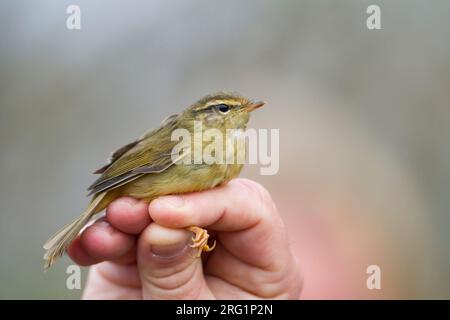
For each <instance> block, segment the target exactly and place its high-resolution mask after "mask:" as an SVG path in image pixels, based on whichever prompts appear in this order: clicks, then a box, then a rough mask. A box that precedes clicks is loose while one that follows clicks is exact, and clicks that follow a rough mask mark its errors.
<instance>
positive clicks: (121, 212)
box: [106, 197, 150, 234]
mask: <svg viewBox="0 0 450 320" xmlns="http://www.w3.org/2000/svg"><path fill="white" fill-rule="evenodd" d="M106 218H107V219H108V221H109V222H110V223H111V224H112V225H113V226H114V227H115V228H116V229H118V230H120V231H123V232H125V233H130V234H139V233H141V232H142V230H144V228H145V227H146V226H147V225H148V224H149V223H150V216H149V214H148V203H146V202H145V201H142V200H137V199H134V198H131V197H122V198H119V199H116V200H114V201H113V202H111V204H110V205H109V206H108V208H107V209H106Z"/></svg>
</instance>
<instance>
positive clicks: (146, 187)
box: [44, 92, 265, 270]
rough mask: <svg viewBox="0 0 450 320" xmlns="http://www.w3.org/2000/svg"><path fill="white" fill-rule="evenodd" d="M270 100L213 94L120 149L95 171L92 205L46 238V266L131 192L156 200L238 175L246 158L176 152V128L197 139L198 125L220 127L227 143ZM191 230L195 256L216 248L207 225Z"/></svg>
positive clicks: (211, 185)
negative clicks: (204, 158) (210, 158)
mask: <svg viewBox="0 0 450 320" xmlns="http://www.w3.org/2000/svg"><path fill="white" fill-rule="evenodd" d="M264 104H265V102H263V101H258V100H250V99H247V98H245V97H243V96H241V95H240V94H237V93H228V92H219V93H216V94H211V95H207V96H205V97H203V98H201V99H200V100H198V101H197V102H196V103H194V104H193V105H191V106H189V107H188V108H186V109H185V110H184V111H182V112H181V113H179V114H174V115H171V116H169V117H167V118H166V119H165V120H164V121H163V122H162V123H161V125H160V127H159V128H158V129H155V130H152V131H149V132H148V133H146V134H144V135H143V136H142V137H140V138H139V139H137V140H135V141H133V142H131V143H129V144H127V145H125V146H123V147H121V148H119V149H117V150H116V151H114V152H113V153H112V154H111V156H110V158H109V161H108V163H107V164H106V165H105V166H103V167H102V168H100V169H98V170H96V171H95V172H94V173H96V174H101V175H100V177H99V178H98V179H97V180H95V182H94V183H93V184H92V185H91V186H90V187H89V188H88V191H89V195H92V199H91V201H90V203H89V205H88V207H87V209H86V211H84V212H83V213H82V214H81V215H80V216H79V217H77V218H76V219H75V220H73V221H72V222H70V223H69V224H68V225H66V226H65V227H63V228H62V229H61V230H60V231H58V232H57V233H56V234H55V235H53V236H52V237H51V238H50V239H49V240H48V241H47V242H46V243H45V244H44V249H45V250H47V251H46V253H45V255H44V260H45V263H44V269H45V270H47V269H48V268H49V267H50V266H51V265H52V264H53V263H54V262H55V261H56V259H57V258H59V257H60V256H62V255H63V253H64V252H65V251H66V248H67V246H68V245H69V244H70V242H71V241H72V240H73V239H74V238H75V237H76V236H77V235H78V234H79V232H80V231H81V230H82V229H83V227H84V226H86V224H87V223H88V222H90V221H91V220H92V219H93V217H94V216H95V215H96V214H97V213H99V212H101V211H102V210H103V209H105V208H106V207H107V206H108V205H109V204H110V203H111V202H112V201H113V200H115V199H117V198H119V197H122V196H131V197H134V198H138V199H144V200H145V201H148V202H150V201H152V200H153V199H155V198H157V197H159V196H163V195H169V194H181V193H186V192H195V191H202V190H206V189H210V188H214V187H216V186H218V185H220V184H225V183H227V182H228V181H230V180H231V179H233V178H235V177H237V176H238V175H239V173H240V172H241V170H242V167H243V163H240V162H238V161H225V162H220V161H218V162H217V163H212V164H205V163H204V162H201V163H198V161H186V159H187V158H192V152H191V153H190V152H187V151H186V150H185V149H183V150H182V152H179V153H178V154H174V149H176V148H175V147H176V146H177V144H179V141H173V139H172V132H173V131H174V130H176V129H186V130H188V132H189V133H192V134H193V136H194V139H193V141H191V144H195V143H196V141H195V140H196V139H197V140H198V139H199V138H198V137H197V138H195V137H196V135H195V130H196V128H198V124H199V123H201V130H202V131H201V132H205V131H206V130H208V129H212V128H215V129H218V130H220V132H221V133H222V134H223V136H224V139H225V144H227V143H233V144H234V143H238V142H237V141H236V140H231V139H236V135H229V134H227V132H229V131H228V130H229V129H234V130H241V132H243V130H245V129H246V127H247V123H248V121H249V119H250V112H251V111H253V110H255V109H257V108H260V107H262V106H263V105H264ZM238 136H239V135H238ZM241 138H242V135H241ZM200 139H203V138H200ZM238 139H239V137H238ZM242 139H245V138H242ZM197 142H198V141H197ZM194 148H195V147H194ZM202 148H204V144H202ZM202 150H203V149H202ZM227 150H228V149H227ZM227 152H228V151H227ZM227 152H225V157H227V159H228V158H229V157H230V155H229V154H227ZM231 156H232V157H234V155H231ZM234 159H235V158H234ZM188 230H189V231H191V232H193V233H194V236H193V238H192V244H191V247H193V248H195V249H196V250H197V251H196V254H195V255H194V256H195V257H199V256H200V255H201V253H202V251H211V250H213V249H214V247H215V242H214V244H213V245H212V246H209V245H208V238H209V235H208V232H207V231H206V230H204V229H202V228H200V227H197V226H191V227H189V228H188Z"/></svg>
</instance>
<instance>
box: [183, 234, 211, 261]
mask: <svg viewBox="0 0 450 320" xmlns="http://www.w3.org/2000/svg"><path fill="white" fill-rule="evenodd" d="M188 230H189V231H191V232H193V233H194V236H193V237H192V244H190V245H189V246H190V247H191V248H194V249H196V252H195V254H194V258H198V257H200V256H201V255H202V251H206V252H209V251H212V250H214V248H215V247H216V240H214V243H213V245H212V246H211V247H210V246H209V245H208V238H209V234H208V231H206V230H205V229H202V228H200V227H189V228H188Z"/></svg>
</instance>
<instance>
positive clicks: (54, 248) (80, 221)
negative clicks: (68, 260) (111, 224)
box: [44, 192, 106, 270]
mask: <svg viewBox="0 0 450 320" xmlns="http://www.w3.org/2000/svg"><path fill="white" fill-rule="evenodd" d="M105 195H106V192H102V193H100V194H98V195H97V196H95V198H94V199H93V200H92V201H91V203H90V204H89V206H88V208H87V209H86V211H85V212H83V213H82V214H81V215H80V216H79V217H77V218H76V219H75V220H73V221H72V222H70V223H69V224H68V225H66V226H65V227H63V228H62V229H61V230H59V231H58V232H57V233H55V234H54V235H53V236H52V237H51V238H50V239H48V240H47V242H46V243H45V244H44V249H45V250H47V252H46V253H45V255H44V260H45V262H44V270H47V269H48V268H50V267H51V265H52V264H53V263H54V262H55V261H56V260H57V259H58V258H59V257H60V256H62V255H63V254H64V252H65V251H66V248H67V246H68V245H69V243H70V242H71V241H72V240H73V239H74V238H75V237H76V236H77V235H78V233H79V232H80V231H81V229H83V227H84V226H85V225H86V224H87V223H88V222H89V220H90V219H91V218H92V216H93V215H94V214H96V213H97V212H98V210H97V208H98V205H99V204H100V202H101V201H102V199H103V198H104V196H105Z"/></svg>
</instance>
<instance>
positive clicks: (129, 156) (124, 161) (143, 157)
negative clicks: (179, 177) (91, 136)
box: [88, 115, 177, 194]
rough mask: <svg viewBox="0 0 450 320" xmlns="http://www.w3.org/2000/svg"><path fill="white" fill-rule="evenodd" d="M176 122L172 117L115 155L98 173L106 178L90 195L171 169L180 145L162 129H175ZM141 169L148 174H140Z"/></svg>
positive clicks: (99, 180) (101, 180) (94, 184)
mask: <svg viewBox="0 0 450 320" xmlns="http://www.w3.org/2000/svg"><path fill="white" fill-rule="evenodd" d="M175 119H176V116H175V115H172V116H170V117H168V118H167V119H165V120H164V121H163V123H162V126H161V127H160V128H158V129H156V130H153V131H151V132H149V133H146V134H145V135H144V136H142V137H141V138H140V139H138V140H137V141H135V142H132V143H129V144H127V145H126V146H124V147H122V148H120V149H118V150H117V151H115V152H114V153H113V154H112V155H111V158H110V161H111V163H109V164H107V165H106V166H105V167H103V168H100V169H99V170H97V171H99V172H100V173H102V175H101V176H100V177H99V178H98V179H97V180H96V181H94V183H93V184H92V185H91V186H89V188H88V190H89V191H90V193H89V194H94V193H98V192H101V191H105V190H109V189H113V188H116V187H118V186H120V185H123V184H124V183H126V182H128V181H131V180H134V179H136V178H138V177H140V176H142V175H143V174H144V173H151V172H161V171H163V170H165V169H167V168H168V167H170V166H171V165H172V156H171V150H172V148H173V147H174V146H175V144H176V143H177V142H175V141H170V135H167V134H165V133H164V132H163V130H162V128H163V126H165V127H166V128H167V127H168V128H169V130H170V129H171V128H173V126H175ZM139 168H145V170H144V169H140V170H137V169H139ZM135 170H136V171H135Z"/></svg>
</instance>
